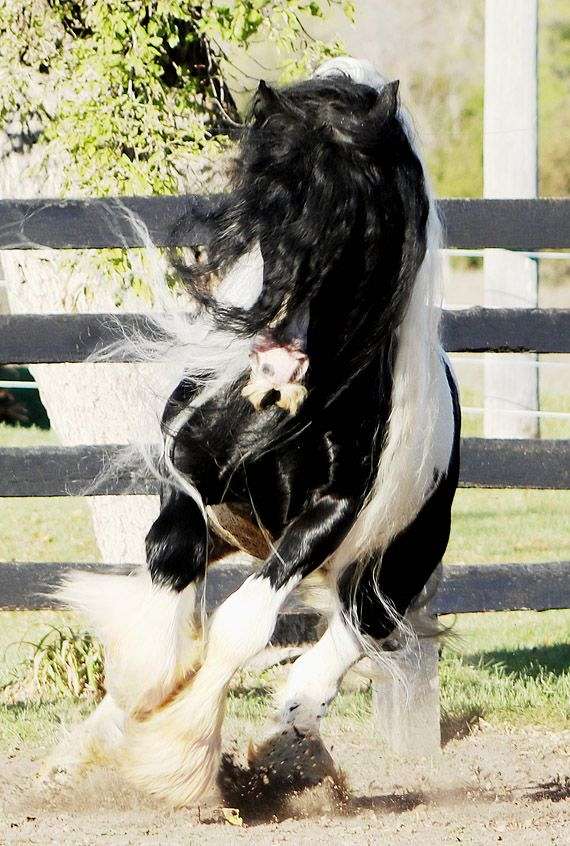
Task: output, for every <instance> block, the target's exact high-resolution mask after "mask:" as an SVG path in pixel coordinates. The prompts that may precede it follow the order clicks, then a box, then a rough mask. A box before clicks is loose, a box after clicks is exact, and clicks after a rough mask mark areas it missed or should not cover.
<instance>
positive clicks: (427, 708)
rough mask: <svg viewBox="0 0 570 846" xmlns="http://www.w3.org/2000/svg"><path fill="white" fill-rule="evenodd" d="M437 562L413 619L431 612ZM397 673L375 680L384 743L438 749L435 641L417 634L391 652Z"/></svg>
mask: <svg viewBox="0 0 570 846" xmlns="http://www.w3.org/2000/svg"><path fill="white" fill-rule="evenodd" d="M441 575H442V567H441V564H440V565H439V566H438V567H437V569H436V571H435V572H434V573H433V575H432V577H431V579H430V580H429V582H428V584H427V585H426V587H425V588H424V590H423V591H422V594H421V596H420V598H419V600H417V601H416V609H417V610H415V611H413V612H412V614H411V622H412V625H413V624H414V622H415V623H416V624H419V629H420V630H421V620H422V617H423V618H424V619H425V618H426V617H429V616H430V610H429V604H430V602H431V600H432V599H433V597H434V595H435V592H436V590H437V586H438V584H439V581H440V579H441ZM390 657H391V658H392V660H393V661H394V663H395V665H396V668H397V674H398V676H399V677H393V676H391V675H390V674H389V673H388V672H387V673H386V677H385V678H382V679H380V680H379V681H376V682H375V684H374V693H373V708H374V719H375V723H376V729H377V731H378V732H379V734H380V736H381V738H382V739H383V740H384V742H385V744H386V746H387V747H388V749H389V750H390V751H391V752H392V753H394V754H396V755H404V756H406V757H424V756H428V755H436V754H438V753H439V752H440V751H441V729H440V705H439V673H438V662H439V641H438V639H437V638H433V637H427V638H420V639H419V640H418V641H417V644H416V645H415V647H414V648H413V649H411V650H409V651H407V652H406V653H405V654H402V655H400V654H398V652H394V653H392V654H391V656H390Z"/></svg>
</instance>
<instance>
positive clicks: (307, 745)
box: [249, 612, 362, 784]
mask: <svg viewBox="0 0 570 846" xmlns="http://www.w3.org/2000/svg"><path fill="white" fill-rule="evenodd" d="M361 655H362V646H361V644H360V643H359V641H358V638H357V637H356V636H355V635H354V633H353V632H352V631H351V630H350V628H349V627H348V626H347V625H346V623H345V620H344V618H343V616H342V614H341V613H340V612H337V613H336V614H335V615H334V616H333V618H332V619H331V621H330V623H329V626H328V628H327V630H326V632H325V633H324V635H323V636H322V637H321V639H320V640H319V641H318V642H317V643H316V644H315V645H314V646H312V647H311V648H310V649H308V650H307V652H305V653H304V654H303V655H301V656H300V657H299V658H297V660H296V661H295V663H294V664H293V666H292V668H291V670H290V671H289V675H288V677H287V681H286V683H285V685H284V686H283V688H282V689H281V690H280V691H278V692H277V694H276V697H275V700H276V701H275V704H276V710H275V716H274V718H273V720H272V722H271V723H270V725H269V726H268V727H267V731H266V732H264V738H263V740H262V741H261V743H259V744H257V745H256V746H255V747H253V748H252V749H251V750H250V755H249V759H250V764H251V765H253V766H261V767H263V768H264V769H275V770H277V771H282V770H283V768H284V767H285V768H286V769H287V770H288V773H289V775H290V776H291V775H293V774H294V772H295V771H298V776H299V782H300V783H303V784H314V783H317V782H319V781H320V780H322V778H323V777H324V776H326V775H333V776H334V774H335V767H334V763H333V760H332V758H331V756H330V755H329V753H328V752H327V750H326V749H325V747H324V746H323V745H322V742H321V740H320V723H321V720H322V718H323V717H324V716H325V714H326V713H327V710H328V707H329V705H330V703H331V702H332V700H333V699H334V697H335V696H336V694H337V693H338V689H339V687H340V683H341V681H342V679H343V677H344V675H345V673H346V672H347V671H348V670H349V669H350V667H352V665H353V664H354V663H355V662H356V661H358V660H359V658H360V657H361ZM305 749H310V761H309V762H308V763H307V761H306V760H305V761H304V762H303V761H302V763H303V766H302V768H299V767H298V766H297V765H298V761H299V759H300V756H301V755H302V753H303V751H304V750H305Z"/></svg>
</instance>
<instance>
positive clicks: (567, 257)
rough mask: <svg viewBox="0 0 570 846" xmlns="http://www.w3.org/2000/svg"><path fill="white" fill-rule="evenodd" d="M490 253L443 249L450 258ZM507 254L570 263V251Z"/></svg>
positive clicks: (514, 251) (516, 251)
mask: <svg viewBox="0 0 570 846" xmlns="http://www.w3.org/2000/svg"><path fill="white" fill-rule="evenodd" d="M499 249H500V248H499ZM487 252H489V250H488V249H487V250H460V249H454V248H452V247H449V248H445V247H444V248H443V250H442V253H445V255H448V256H484V255H485V253H487ZM502 252H505V253H514V254H515V255H517V256H527V258H533V259H557V260H560V261H570V251H568V252H562V251H555V250H553V251H552V252H549V251H548V250H543V251H541V252H529V251H527V250H502Z"/></svg>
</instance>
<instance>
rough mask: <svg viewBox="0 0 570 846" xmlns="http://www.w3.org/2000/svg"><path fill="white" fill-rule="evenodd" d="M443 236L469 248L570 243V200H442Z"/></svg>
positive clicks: (531, 247) (454, 244)
mask: <svg viewBox="0 0 570 846" xmlns="http://www.w3.org/2000/svg"><path fill="white" fill-rule="evenodd" d="M438 206H439V209H440V213H441V216H442V219H443V222H444V230H445V236H444V240H445V243H446V245H447V246H448V247H458V248H462V249H468V250H476V249H482V248H485V247H487V248H502V249H505V250H528V251H536V250H554V249H561V250H563V249H568V248H569V247H570V200H568V199H541V200H440V202H439V203H438Z"/></svg>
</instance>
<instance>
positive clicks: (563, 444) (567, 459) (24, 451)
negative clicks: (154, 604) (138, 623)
mask: <svg viewBox="0 0 570 846" xmlns="http://www.w3.org/2000/svg"><path fill="white" fill-rule="evenodd" d="M124 449H125V448H124V447H122V446H120V445H105V446H75V447H62V446H44V447H2V448H0V467H1V468H2V472H1V473H0V497H38V496H85V495H86V494H87V493H88V494H90V495H97V496H124V495H125V494H139V495H141V494H155V493H158V483H157V481H156V479H155V478H154V477H153V476H152V474H151V473H149V471H148V470H146V469H145V467H144V464H143V462H142V460H139V461H137V460H135V459H134V458H133V457H132V456H131V457H130V458H129V460H125V453H124ZM98 477H99V478H98ZM460 485H461V486H462V487H468V488H536V489H539V490H566V489H568V488H570V440H562V439H560V440H539V441H527V440H500V439H497V440H493V439H489V438H465V439H463V441H462V444H461V469H460Z"/></svg>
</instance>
